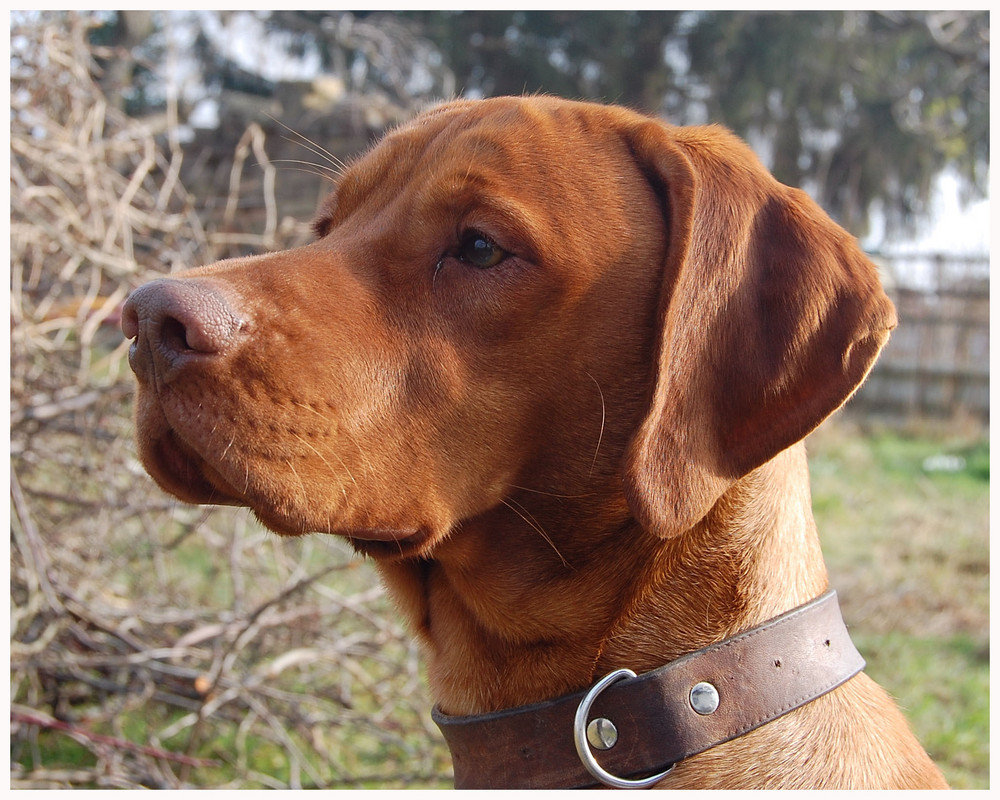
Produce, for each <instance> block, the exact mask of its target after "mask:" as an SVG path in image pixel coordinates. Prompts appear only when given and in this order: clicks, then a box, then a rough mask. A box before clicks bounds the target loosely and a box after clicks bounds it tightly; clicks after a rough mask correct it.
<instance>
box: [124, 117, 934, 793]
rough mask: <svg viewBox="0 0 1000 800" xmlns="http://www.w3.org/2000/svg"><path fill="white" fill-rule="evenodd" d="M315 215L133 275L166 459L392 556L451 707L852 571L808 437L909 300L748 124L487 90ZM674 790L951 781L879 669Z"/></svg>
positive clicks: (629, 650) (700, 627)
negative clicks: (747, 137) (822, 495)
mask: <svg viewBox="0 0 1000 800" xmlns="http://www.w3.org/2000/svg"><path fill="white" fill-rule="evenodd" d="M313 227H314V231H315V234H316V236H315V241H313V242H312V243H310V244H308V245H306V246H303V247H301V248H297V249H293V250H288V251H284V252H276V253H270V254H266V255H259V256H254V257H248V258H238V259H232V260H226V261H222V262H218V263H215V264H212V265H210V266H206V267H201V268H197V269H192V270H189V271H186V272H183V273H180V274H177V275H173V276H170V277H167V278H162V279H159V280H154V281H152V282H150V283H148V284H146V285H145V286H142V287H140V288H139V289H137V290H136V291H135V292H134V293H133V294H132V295H131V297H130V298H129V300H128V301H127V303H126V305H125V308H124V310H123V319H122V327H123V331H124V333H125V335H126V337H128V338H130V339H133V340H134V341H133V343H132V345H131V349H130V354H129V359H130V364H131V366H132V369H133V370H134V372H135V374H136V376H137V382H138V394H137V402H136V429H137V443H138V450H139V453H140V456H141V459H142V461H143V463H144V465H145V467H146V468H147V470H148V471H149V473H150V474H151V475H152V476H153V478H154V479H155V480H156V481H157V482H158V483H159V484H160V486H162V487H163V488H164V489H165V490H166V491H168V492H170V493H172V494H174V495H176V496H177V497H178V498H180V499H181V500H183V501H186V502H188V503H213V504H234V505H239V506H247V507H249V508H250V509H252V511H253V513H254V514H255V515H256V516H257V517H258V518H259V519H260V520H261V522H262V523H263V524H264V525H266V526H267V527H268V528H270V529H271V530H273V531H275V532H276V533H278V534H282V535H289V536H297V535H301V534H306V533H315V532H321V533H331V534H336V535H339V536H342V537H346V538H347V539H348V540H349V541H350V542H351V544H352V545H353V546H354V548H356V550H357V551H358V552H359V553H361V554H363V555H365V556H367V557H370V558H371V559H372V560H373V561H374V563H375V565H376V567H377V569H378V572H379V573H380V576H381V578H382V579H383V580H384V582H385V584H386V586H387V587H388V590H389V592H390V594H391V595H392V597H393V599H394V601H395V603H396V604H397V605H398V607H399V608H400V609H401V611H402V613H403V614H405V616H406V618H407V619H408V621H409V624H410V626H411V628H412V630H413V631H414V633H415V635H416V636H417V637H419V640H420V642H421V644H422V647H423V652H424V654H425V657H426V660H427V664H428V675H429V682H430V685H431V689H432V693H433V695H434V697H435V699H436V702H437V709H438V711H437V713H439V714H440V715H442V717H443V718H451V719H456V718H457V719H459V720H475V719H478V718H487V719H493V718H494V717H497V716H498V715H499V716H500V717H503V718H504V719H507V717H506V716H504V715H505V714H507V710H510V709H523V708H524V707H526V706H527V707H528V709H529V713H533V712H531V709H537V708H541V707H543V706H544V704H545V703H549V702H551V701H553V699H555V698H560V697H563V696H574V693H580V692H582V691H585V690H586V689H587V687H591V686H592V685H593V684H594V682H595V680H597V679H598V678H599V677H600V676H601V675H603V674H605V673H607V672H609V671H610V670H614V669H617V668H620V667H626V668H629V669H631V670H633V671H634V672H635V673H647V672H649V671H653V670H657V669H659V668H661V667H663V665H667V664H670V663H672V662H675V661H677V660H678V659H682V657H685V656H687V655H689V654H692V653H697V652H698V651H701V650H703V649H705V648H711V647H712V646H715V645H719V643H728V642H729V641H731V640H732V638H733V637H738V636H739V635H740V634H741V632H745V631H748V630H751V629H754V628H755V627H757V626H760V625H761V624H762V623H766V622H767V621H768V620H771V619H773V618H775V617H778V616H780V615H782V614H785V613H786V612H788V611H789V610H791V609H795V608H797V607H800V606H802V605H803V604H807V603H809V602H810V601H812V600H813V599H814V598H817V597H818V596H820V595H822V594H823V593H824V592H825V591H826V590H827V589H828V578H827V572H826V568H825V566H824V563H823V558H822V554H821V551H820V547H819V543H818V539H817V535H816V530H815V524H814V522H813V519H812V514H811V507H810V494H809V479H808V472H807V464H806V458H805V449H804V445H803V443H802V440H803V438H804V437H805V436H806V435H807V434H808V433H809V432H810V431H812V430H813V429H814V428H815V427H816V426H817V425H818V424H819V423H820V422H821V421H823V420H824V419H825V418H826V417H827V416H829V415H830V414H831V413H832V412H834V411H835V410H836V409H838V408H839V407H840V406H841V405H842V404H843V403H844V402H845V401H846V400H847V399H848V398H849V397H850V396H851V394H852V393H853V392H854V391H855V390H856V389H857V387H858V386H859V385H860V384H861V383H862V382H863V380H864V379H865V377H866V375H867V374H868V372H869V370H870V369H871V367H872V365H873V363H874V361H875V359H876V357H877V355H878V353H879V351H880V349H881V348H882V346H883V345H884V343H885V342H886V340H887V338H888V336H889V333H890V331H891V329H892V328H893V327H894V326H895V324H896V316H895V311H894V309H893V306H892V304H891V303H890V301H889V300H888V298H887V297H886V296H885V294H884V292H883V291H882V288H881V286H880V283H879V280H878V277H877V274H876V270H875V268H874V267H873V265H872V264H871V263H870V262H869V261H868V260H867V258H866V257H865V256H864V255H863V253H862V252H861V251H860V249H859V248H858V245H857V244H856V242H855V241H854V240H853V239H852V238H851V237H850V236H849V235H848V234H847V233H846V232H845V231H843V230H842V229H841V228H839V227H838V226H837V225H836V224H835V223H833V222H832V221H831V220H830V219H829V218H828V217H827V215H826V214H825V213H824V212H823V211H822V210H821V209H820V208H819V207H818V206H817V205H816V204H815V203H813V202H812V201H811V200H810V199H809V198H808V197H807V196H806V195H805V194H804V193H802V192H801V191H799V190H796V189H791V188H788V187H786V186H784V185H782V184H780V183H778V182H777V181H776V180H775V179H774V178H773V177H772V176H771V175H770V174H769V173H768V172H767V171H766V169H764V167H762V166H761V164H760V163H759V161H758V160H757V159H756V157H755V156H754V155H753V153H752V152H751V150H750V149H749V148H748V147H747V146H746V145H745V144H744V143H743V142H742V141H741V140H739V139H738V138H737V137H735V136H734V135H732V134H731V133H729V132H728V131H726V130H725V129H722V128H720V127H716V126H705V127H673V126H670V125H668V124H665V123H664V122H662V121H659V120H656V119H653V118H650V117H646V116H643V115H641V114H638V113H636V112H633V111H630V110H627V109H624V108H620V107H615V106H604V105H598V104H590V103H583V102H575V101H567V100H561V99H557V98H551V97H525V98H493V99H487V100H475V101H464V100H458V101H453V102H449V103H445V104H442V105H440V106H438V107H435V108H433V109H430V110H428V111H426V112H424V113H422V114H421V115H419V116H417V117H416V118H415V119H413V120H412V121H410V122H409V123H407V124H404V125H402V126H401V127H399V128H398V129H396V130H394V131H392V132H391V133H389V134H388V135H386V136H385V137H384V138H383V139H382V140H381V141H380V142H379V143H378V144H377V145H376V146H374V147H373V148H372V149H371V150H370V151H369V152H367V153H366V154H365V155H363V156H362V157H360V158H359V159H358V160H356V161H355V162H354V163H353V164H352V165H350V166H349V168H347V169H346V170H345V171H344V172H343V174H342V175H340V178H339V181H338V183H337V186H336V189H335V191H334V192H333V194H332V195H331V196H330V198H329V199H327V200H326V201H325V203H324V204H323V205H322V207H321V209H320V210H319V213H318V215H317V217H316V219H315V222H314V226H313ZM826 644H827V645H829V640H827V641H826ZM774 660H775V661H779V660H780V659H774ZM779 666H780V665H779ZM623 686H624V684H623ZM623 694H624V689H623ZM574 702H575V701H574ZM692 702H693V695H692ZM741 702H742V701H741ZM533 704H534V705H533ZM539 704H541V705H539ZM737 705H739V703H737ZM699 713H701V712H700V711H699ZM491 715H492V716H491ZM584 721H586V720H584ZM547 735H551V736H552V737H556V732H551V734H547ZM558 735H559V736H560V737H562V739H560V742H563V741H564V740H565V739H566V735H568V734H564V732H560V733H559V734H558ZM656 735H657V736H663V734H656ZM578 738H579V737H578ZM498 746H499V745H498ZM560 746H562V744H560ZM578 748H579V745H578ZM522 749H523V750H524V751H525V752H527V751H528V749H530V748H528V747H527V746H524V747H523V748H522ZM481 757H482V758H484V759H485V758H488V757H489V754H488V753H483V754H481ZM581 758H583V756H582V755H581ZM598 760H599V759H598ZM457 764H458V762H457V755H456V772H457V770H458V766H457ZM467 767H468V769H469V770H471V771H472V773H475V772H476V770H477V769H478V767H477V766H476V765H475V764H472V765H467ZM529 771H530V770H529ZM633 771H634V770H633ZM474 777H475V776H474V775H473V779H472V781H471V783H470V782H469V781H466V785H472V784H474V783H475V780H474ZM501 780H507V779H501ZM594 782H595V783H596V780H595V781H594ZM658 785H659V786H660V787H663V788H695V787H698V788H753V787H755V788H779V787H783V788H791V787H808V788H819V787H826V788H865V787H868V788H876V787H881V788H900V787H924V788H929V787H943V786H944V785H945V783H944V780H943V778H942V776H941V773H940V772H939V771H938V769H937V767H936V766H935V765H934V764H933V763H932V762H931V760H930V758H929V757H928V756H927V754H926V753H925V752H924V750H923V749H922V747H921V746H920V745H919V744H918V742H917V741H916V739H915V738H914V736H913V734H912V733H911V732H910V729H909V727H908V724H907V722H906V721H905V719H904V717H903V715H902V714H901V712H900V711H899V710H898V709H897V707H896V706H895V704H894V703H893V701H892V700H891V699H890V698H889V697H888V696H887V694H886V693H885V692H884V691H883V690H882V689H881V688H880V687H878V686H877V685H876V684H875V683H874V682H873V681H871V680H870V679H869V678H868V677H867V676H865V675H864V673H863V672H862V673H859V674H856V675H854V676H853V677H849V678H848V679H846V680H844V681H843V682H842V683H840V684H839V685H837V686H836V688H833V689H832V690H829V691H825V693H822V694H821V696H818V697H816V698H815V699H811V700H810V701H809V702H806V703H805V704H803V705H801V706H799V707H796V708H794V710H791V711H787V713H785V710H784V709H782V713H781V714H780V715H779V716H778V717H777V718H775V719H773V720H771V721H768V722H766V724H759V725H757V726H756V727H752V729H750V730H747V731H745V732H740V734H739V735H736V736H735V738H730V739H728V740H726V741H721V742H718V743H716V744H714V746H711V747H709V748H708V749H705V750H703V751H701V752H698V753H695V754H692V755H690V756H689V757H684V758H683V759H681V760H679V761H678V762H677V763H676V764H673V765H672V767H671V768H669V769H668V770H667V771H666V772H665V773H664V775H663V777H662V780H660V781H659V784H658Z"/></svg>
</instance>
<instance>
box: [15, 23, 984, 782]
mask: <svg viewBox="0 0 1000 800" xmlns="http://www.w3.org/2000/svg"><path fill="white" fill-rule="evenodd" d="M10 27H11V30H10V33H11V46H10V73H11V92H10V102H11V113H10V119H11V161H10V177H11V198H10V201H11V226H10V243H11V275H10V281H11V294H10V320H11V322H10V325H11V327H10V347H11V358H10V364H11V372H10V378H11V399H10V417H11V428H10V452H11V462H10V466H11V506H10V511H11V561H10V576H11V606H10V620H11V637H10V653H11V785H12V787H15V788H57V787H80V788H102V787H162V788H168V787H171V788H177V787H205V788H268V787H273V788H283V787H326V788H338V787H344V788H346V787H367V786H372V787H444V786H449V785H450V781H451V775H450V769H451V768H450V761H449V757H448V753H447V749H446V748H445V746H444V744H443V741H442V740H441V738H440V736H439V734H438V733H437V730H436V728H435V726H434V725H433V723H432V722H431V720H430V716H429V710H430V699H429V697H428V696H427V693H426V690H425V688H424V683H423V676H422V674H421V665H420V660H419V658H418V654H417V652H416V649H415V647H414V646H413V644H412V643H411V642H410V640H409V638H408V637H407V635H406V632H405V631H404V630H403V629H402V627H401V624H400V622H399V620H398V617H397V615H396V614H395V613H394V612H393V610H392V609H391V607H390V606H389V604H388V603H387V601H386V598H385V596H384V594H383V592H382V590H381V589H380V587H379V585H378V582H377V581H376V579H375V578H374V576H373V574H372V572H371V570H370V568H369V567H368V565H367V564H365V563H364V562H362V561H361V560H359V559H357V558H355V557H353V556H352V554H351V552H350V551H349V548H347V547H345V546H344V545H342V544H341V543H340V542H339V541H338V540H335V539H333V538H332V537H326V538H323V537H307V538H303V539H301V540H295V541H286V540H281V539H278V538H277V537H275V536H274V535H272V534H269V533H268V532H266V531H265V530H263V529H262V528H261V527H260V526H258V525H257V524H256V523H255V522H254V521H253V519H252V518H251V517H250V515H249V514H248V513H247V512H245V511H239V510H233V509H215V508H193V507H187V506H183V505H181V504H179V503H177V502H175V501H174V500H172V499H171V498H169V497H167V496H166V495H164V494H163V493H162V492H160V491H159V490H158V489H157V488H156V487H155V486H154V485H153V484H152V482H151V480H150V479H149V478H148V477H147V476H146V475H145V473H144V471H143V469H142V467H141V466H140V465H139V463H138V462H137V460H136V456H135V450H134V445H133V442H132V422H131V397H132V377H131V373H130V372H129V370H128V364H127V345H126V343H125V342H124V341H123V337H122V335H121V333H120V331H119V329H118V324H119V321H120V320H119V317H120V311H121V304H122V301H123V300H124V298H125V297H126V295H127V294H128V292H129V291H130V290H131V289H133V288H135V287H136V286H138V285H139V284H140V283H142V282H144V281H145V280H148V279H150V278H152V277H154V276H156V275H158V274H161V273H166V272H170V271H175V270H180V269H184V268H186V267H189V266H196V265H199V264H203V263H208V262H210V261H213V260H216V259H219V258H223V257H227V256H233V255H240V254H245V253H249V252H260V251H264V250H273V249H280V248H285V247H289V246H294V245H297V244H301V243H304V242H306V241H308V240H309V238H310V232H309V221H310V218H311V216H312V214H313V212H314V211H315V209H316V206H317V204H318V202H319V201H320V200H321V199H322V197H323V196H324V195H325V194H326V193H327V192H328V191H329V190H330V188H331V187H332V186H333V184H334V182H335V180H336V176H337V171H338V169H339V165H340V164H341V163H342V162H343V161H346V160H349V159H350V158H351V157H353V156H354V155H356V154H357V153H359V152H361V151H363V150H364V149H365V148H366V147H368V146H369V144H370V143H371V142H372V141H373V140H375V139H377V138H378V137H379V135H380V134H381V133H383V132H384V131H385V130H386V129H387V128H388V127H391V126H392V125H395V124H397V123H399V122H402V121H404V120H406V119H408V118H410V117H411V116H413V115H414V114H416V113H417V112H418V111H419V110H420V109H421V108H423V107H426V106H427V105H429V104H431V103H434V102H436V101H438V100H440V99H446V98H450V97H455V96H466V97H485V96H490V95H497V94H522V93H535V92H544V93H549V94H555V95H561V96H565V97H571V98H591V99H596V100H601V101H606V102H616V103H621V104H625V105H629V106H632V107H634V108H637V109H640V110H644V111H647V112H649V113H653V114H658V115H661V116H664V117H666V118H668V119H669V120H671V121H672V122H675V123H680V124H697V123H703V122H719V123H723V124H725V125H728V126H729V127H731V128H733V129H734V130H736V131H737V132H738V133H739V134H740V135H741V136H743V137H744V138H746V139H747V140H748V141H749V142H750V143H751V145H752V146H753V147H754V149H755V150H756V151H757V152H758V154H759V155H760V156H761V158H762V159H763V161H764V162H765V164H767V165H768V167H769V168H771V169H772V171H774V173H775V174H776V175H777V177H778V178H779V179H780V180H782V181H784V182H786V183H789V184H793V185H799V186H802V187H803V188H805V189H806V190H807V191H809V192H810V193H811V194H812V195H813V196H814V197H815V198H816V199H817V200H818V201H819V202H820V203H821V204H822V205H823V206H824V207H825V208H826V209H827V211H828V212H829V213H830V214H831V215H832V216H833V217H834V218H835V219H837V221H838V222H840V223H841V224H842V225H844V226H845V227H846V228H848V230H850V231H851V232H852V233H854V234H855V235H856V236H858V237H859V238H860V239H861V241H862V244H863V245H864V247H865V248H866V249H867V250H868V252H869V253H870V254H871V256H872V258H873V259H874V260H875V261H876V263H878V265H879V267H880V269H881V270H882V272H883V280H884V283H885V285H886V287H887V290H888V291H889V293H890V295H891V296H892V297H893V299H894V300H895V302H896V304H897V307H898V309H899V312H900V319H901V324H900V327H899V329H898V330H897V331H896V332H895V334H894V335H893V338H892V340H891V343H890V345H889V346H888V348H887V350H886V352H885V355H884V356H883V358H882V360H881V361H880V362H879V365H878V366H877V367H876V369H875V372H874V373H873V375H872V377H871V379H870V380H869V382H868V383H867V384H866V385H865V387H864V388H863V389H862V391H861V392H860V393H859V394H858V395H857V396H856V398H855V399H854V400H853V401H852V402H851V403H850V404H849V406H848V407H847V408H846V409H844V410H843V411H841V412H839V413H838V414H837V415H836V417H835V418H834V419H833V420H831V421H829V422H828V423H826V424H825V425H824V426H823V427H821V428H820V430H819V431H818V432H817V433H816V434H814V435H813V436H812V437H811V438H810V441H809V451H810V459H811V466H812V476H813V494H814V497H813V500H814V507H815V513H816V517H817V524H818V526H819V529H820V533H821V536H822V537H823V544H824V550H825V552H826V555H827V560H828V564H829V567H830V572H831V578H832V582H833V584H834V586H835V587H836V588H837V589H838V590H839V592H840V596H841V602H842V605H843V607H844V611H845V617H846V618H847V621H848V624H849V625H850V627H851V630H852V634H853V635H854V637H855V639H856V641H857V643H858V646H859V649H860V650H861V651H862V653H863V654H864V655H865V657H866V658H867V659H868V662H869V672H870V673H871V674H872V675H873V677H875V678H876V679H877V680H879V681H880V682H881V683H883V685H885V686H886V687H887V688H888V689H889V690H890V691H891V692H892V693H893V694H894V695H895V696H896V697H897V698H898V699H899V700H900V702H901V704H902V705H903V706H904V707H905V709H906V711H907V713H908V715H909V717H910V719H911V721H912V723H913V725H914V728H915V729H916V731H917V734H918V736H919V737H920V739H921V741H922V742H923V743H924V745H925V746H926V747H927V749H928V750H929V752H930V753H931V755H932V757H934V758H935V760H936V761H937V762H938V763H939V764H940V765H941V767H942V769H943V770H944V772H945V774H946V777H947V778H948V779H949V781H950V782H951V783H952V784H953V786H956V787H964V788H986V787H987V786H988V785H989V763H988V762H989V603H988V598H989V542H988V515H989V504H988V491H989V331H988V328H989V217H988V198H987V184H988V172H989V141H988V134H989V101H988V94H989V17H988V13H987V12H985V11H982V12H964V11H939V12H929V11H928V12H912V13H911V12H888V13H875V12H815V13H804V12H803V13H777V12H776V13H765V12H733V13H723V12H624V11H623V12H569V11H566V12H506V11H505V12H486V11H475V12H468V11H467V12H457V11H438V12H431V11H426V12H406V13H375V12H354V13H349V12H318V11H316V12H299V11H274V12H257V11H235V12H179V11H178V12H147V11H121V12H100V13H86V12H78V13H68V12H11V16H10Z"/></svg>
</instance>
